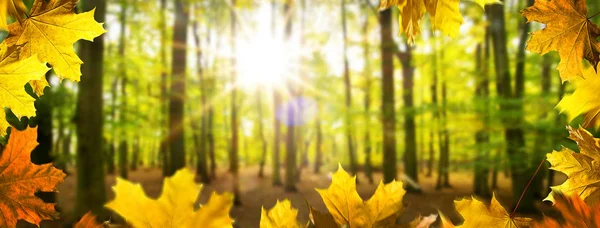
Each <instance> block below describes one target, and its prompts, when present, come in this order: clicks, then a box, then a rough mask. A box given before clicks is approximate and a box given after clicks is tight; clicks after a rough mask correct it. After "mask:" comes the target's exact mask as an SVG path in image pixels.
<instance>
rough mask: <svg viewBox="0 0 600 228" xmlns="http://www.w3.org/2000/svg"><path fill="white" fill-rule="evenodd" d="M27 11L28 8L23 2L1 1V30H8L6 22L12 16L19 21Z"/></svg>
mask: <svg viewBox="0 0 600 228" xmlns="http://www.w3.org/2000/svg"><path fill="white" fill-rule="evenodd" d="M26 11H27V7H25V4H23V1H22V0H0V29H2V30H8V27H7V24H6V20H7V19H8V18H7V16H8V15H11V16H13V17H15V18H17V20H20V19H21V16H22V15H23V14H24V13H25V12H26Z"/></svg>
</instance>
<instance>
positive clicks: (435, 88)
mask: <svg viewBox="0 0 600 228" xmlns="http://www.w3.org/2000/svg"><path fill="white" fill-rule="evenodd" d="M432 34H433V32H432ZM431 43H432V45H431V46H432V47H433V51H432V53H431V66H432V69H431V72H432V80H431V87H430V90H431V106H432V108H433V120H432V123H433V124H434V125H433V127H432V128H431V131H430V132H429V140H430V141H429V163H428V171H427V176H429V177H430V176H431V175H432V173H433V163H434V161H435V147H434V143H435V135H436V134H435V133H434V132H435V131H436V130H437V129H436V126H437V124H439V118H440V116H439V110H438V109H439V107H438V102H437V100H438V67H437V40H436V39H435V38H432V39H431ZM438 140H439V141H441V139H440V138H439V137H438ZM438 149H439V150H440V151H441V148H438ZM439 159H441V158H439ZM439 169H440V167H438V171H439ZM438 176H439V175H438Z"/></svg>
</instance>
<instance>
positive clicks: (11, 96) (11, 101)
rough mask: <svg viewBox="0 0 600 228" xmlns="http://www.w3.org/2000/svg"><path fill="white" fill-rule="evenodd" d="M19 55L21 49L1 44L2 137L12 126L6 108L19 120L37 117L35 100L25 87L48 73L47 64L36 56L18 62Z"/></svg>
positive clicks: (0, 120)
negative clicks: (7, 117) (8, 120)
mask: <svg viewBox="0 0 600 228" xmlns="http://www.w3.org/2000/svg"><path fill="white" fill-rule="evenodd" d="M19 53H20V51H19V47H8V46H6V44H4V43H2V44H0V88H1V89H0V108H2V111H0V114H2V117H0V136H4V135H6V128H8V127H9V126H10V125H9V124H8V122H7V121H6V113H5V111H4V108H10V110H11V111H12V112H13V113H14V114H15V115H16V116H17V118H21V117H22V116H27V117H31V116H35V106H34V101H35V99H33V97H31V96H30V95H29V94H27V92H25V88H24V86H25V84H27V82H29V81H31V80H39V79H41V78H42V77H43V76H44V74H45V73H46V72H47V71H48V67H46V64H44V63H42V62H40V61H39V60H38V59H37V58H36V57H35V56H32V57H30V58H26V59H23V60H20V61H18V59H19Z"/></svg>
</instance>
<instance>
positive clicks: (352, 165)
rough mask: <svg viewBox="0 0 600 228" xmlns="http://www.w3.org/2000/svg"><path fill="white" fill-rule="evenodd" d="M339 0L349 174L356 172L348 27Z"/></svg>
mask: <svg viewBox="0 0 600 228" xmlns="http://www.w3.org/2000/svg"><path fill="white" fill-rule="evenodd" d="M340 1H341V14H342V34H343V39H344V48H343V56H344V91H345V94H346V113H345V125H344V128H345V130H346V143H347V146H348V155H349V159H350V160H349V161H350V170H349V171H350V174H355V173H356V169H357V168H356V166H357V165H356V155H355V152H356V151H355V150H354V141H353V137H354V136H353V135H352V127H351V126H352V116H351V114H350V113H351V112H350V109H351V108H352V81H351V80H350V65H349V62H348V31H347V30H348V28H347V25H346V24H347V21H346V0H340Z"/></svg>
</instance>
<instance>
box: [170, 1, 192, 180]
mask: <svg viewBox="0 0 600 228" xmlns="http://www.w3.org/2000/svg"><path fill="white" fill-rule="evenodd" d="M174 3H175V24H174V25H173V44H172V49H171V52H172V56H173V61H172V63H171V86H170V93H169V137H168V138H169V140H168V144H169V153H170V155H171V156H170V157H169V159H170V162H171V164H170V165H169V172H168V176H171V175H173V174H175V172H176V171H177V170H179V169H181V168H183V167H185V138H184V127H185V124H184V123H183V115H184V106H185V105H184V103H185V98H184V97H185V81H186V80H185V69H186V66H187V50H186V47H187V35H188V33H187V27H188V21H189V13H188V10H186V8H187V6H188V5H187V1H184V0H175V1H174Z"/></svg>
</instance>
